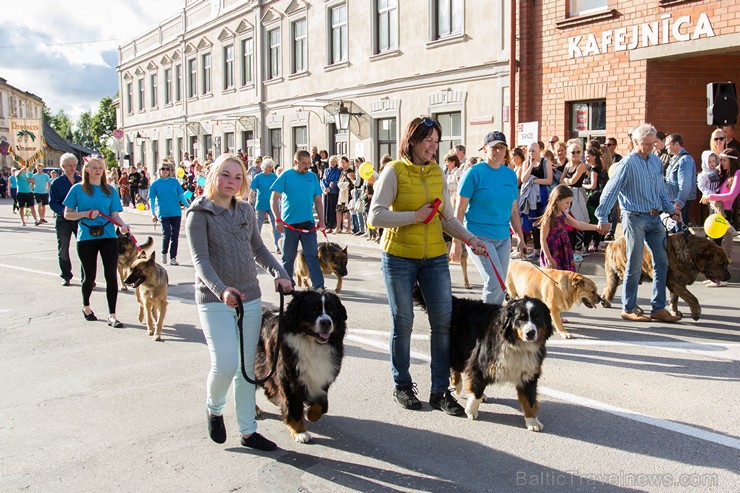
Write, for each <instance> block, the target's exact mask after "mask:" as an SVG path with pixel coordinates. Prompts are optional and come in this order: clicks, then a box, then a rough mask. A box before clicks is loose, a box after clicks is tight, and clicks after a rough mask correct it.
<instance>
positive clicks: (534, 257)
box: [527, 250, 540, 260]
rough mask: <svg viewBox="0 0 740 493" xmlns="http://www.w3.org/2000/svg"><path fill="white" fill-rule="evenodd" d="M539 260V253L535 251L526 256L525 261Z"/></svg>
mask: <svg viewBox="0 0 740 493" xmlns="http://www.w3.org/2000/svg"><path fill="white" fill-rule="evenodd" d="M539 259H540V251H539V250H535V251H533V252H532V253H530V254H529V255H527V260H539Z"/></svg>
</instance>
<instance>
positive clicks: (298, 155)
mask: <svg viewBox="0 0 740 493" xmlns="http://www.w3.org/2000/svg"><path fill="white" fill-rule="evenodd" d="M304 157H307V158H309V159H311V153H310V152H308V151H307V150H306V149H298V150H297V151H295V154H294V155H293V160H295V161H300V160H301V158H304Z"/></svg>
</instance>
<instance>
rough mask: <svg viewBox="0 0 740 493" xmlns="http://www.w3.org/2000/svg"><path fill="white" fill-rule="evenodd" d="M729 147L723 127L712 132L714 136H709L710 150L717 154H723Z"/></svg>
mask: <svg viewBox="0 0 740 493" xmlns="http://www.w3.org/2000/svg"><path fill="white" fill-rule="evenodd" d="M726 148H727V136H726V135H725V133H724V132H723V131H722V129H721V128H717V129H715V130H714V132H712V136H711V137H710V138H709V150H711V151H712V152H713V153H715V154H716V155H718V156H719V155H720V154H722V151H724V150H725V149H726Z"/></svg>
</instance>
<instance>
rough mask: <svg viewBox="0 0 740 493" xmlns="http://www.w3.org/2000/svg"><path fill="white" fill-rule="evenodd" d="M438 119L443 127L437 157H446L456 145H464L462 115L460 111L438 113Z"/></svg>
mask: <svg viewBox="0 0 740 493" xmlns="http://www.w3.org/2000/svg"><path fill="white" fill-rule="evenodd" d="M436 118H437V121H438V122H439V124H440V125H441V126H442V135H441V136H440V138H439V148H438V149H437V155H438V156H444V155H446V154H447V153H448V152H449V151H450V150H451V149H454V148H455V146H456V145H458V144H462V114H461V113H460V112H459V111H454V112H450V113H438V114H437V115H436ZM437 162H439V161H437Z"/></svg>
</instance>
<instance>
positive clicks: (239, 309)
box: [234, 286, 285, 385]
mask: <svg viewBox="0 0 740 493" xmlns="http://www.w3.org/2000/svg"><path fill="white" fill-rule="evenodd" d="M278 293H280V310H279V311H278V333H277V341H275V354H274V355H273V358H272V368H271V369H270V373H268V374H267V376H265V377H263V378H256V376H255V379H254V380H252V379H251V378H249V375H247V370H246V369H245V368H244V304H243V303H242V299H241V298H240V297H239V296H234V297H235V298H236V326H237V328H238V329H239V358H240V362H241V366H242V376H243V377H244V379H245V380H246V381H247V382H249V383H251V384H253V385H262V384H263V383H265V382H266V381H268V380H269V379H270V378H272V376H273V375H274V374H275V369H276V368H277V361H278V356H280V345H281V344H282V343H283V312H284V308H285V291H283V287H282V286H278Z"/></svg>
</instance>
